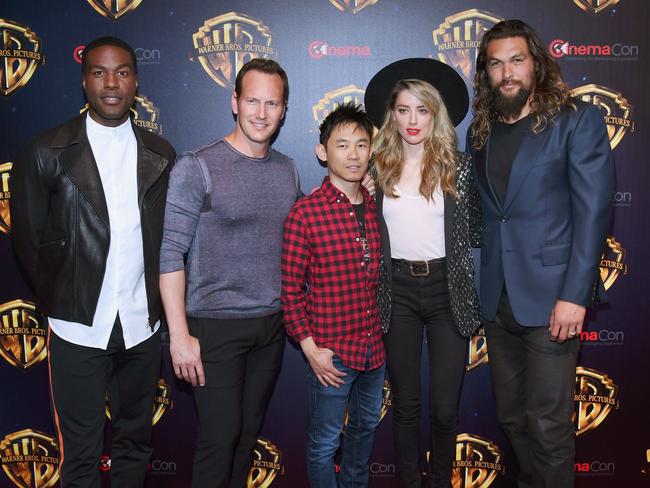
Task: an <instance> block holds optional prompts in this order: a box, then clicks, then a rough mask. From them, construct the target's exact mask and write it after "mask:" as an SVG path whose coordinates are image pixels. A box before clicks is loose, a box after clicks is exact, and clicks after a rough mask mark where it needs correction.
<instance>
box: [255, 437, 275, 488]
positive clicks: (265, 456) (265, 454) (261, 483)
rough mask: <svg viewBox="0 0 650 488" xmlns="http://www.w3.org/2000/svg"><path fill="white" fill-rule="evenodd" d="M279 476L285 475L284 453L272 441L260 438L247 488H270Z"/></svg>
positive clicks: (256, 445) (256, 446)
mask: <svg viewBox="0 0 650 488" xmlns="http://www.w3.org/2000/svg"><path fill="white" fill-rule="evenodd" d="M278 474H284V466H283V465H282V452H280V450H279V449H278V447H277V446H275V445H273V444H272V443H271V441H269V440H267V439H263V438H261V437H260V438H258V439H257V443H256V444H255V447H253V461H252V463H251V469H250V470H249V471H248V479H247V480H246V487H247V488H268V487H269V486H271V484H272V483H273V480H275V478H276V476H277V475H278Z"/></svg>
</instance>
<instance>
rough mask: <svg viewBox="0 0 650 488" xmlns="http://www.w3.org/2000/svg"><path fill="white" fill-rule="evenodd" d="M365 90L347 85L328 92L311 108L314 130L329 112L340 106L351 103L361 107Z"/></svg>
mask: <svg viewBox="0 0 650 488" xmlns="http://www.w3.org/2000/svg"><path fill="white" fill-rule="evenodd" d="M364 93H365V90H362V89H361V88H359V87H357V86H356V85H347V86H343V87H341V88H337V89H336V90H332V91H328V92H327V93H325V95H323V98H321V99H320V100H319V101H318V103H317V104H316V105H314V106H312V108H311V112H312V116H313V118H314V122H316V128H317V129H318V127H319V126H320V124H321V123H322V122H323V120H325V117H327V116H328V115H329V113H330V112H333V111H334V110H336V107H338V106H339V105H341V104H344V103H348V102H352V103H354V104H356V105H363V94H364Z"/></svg>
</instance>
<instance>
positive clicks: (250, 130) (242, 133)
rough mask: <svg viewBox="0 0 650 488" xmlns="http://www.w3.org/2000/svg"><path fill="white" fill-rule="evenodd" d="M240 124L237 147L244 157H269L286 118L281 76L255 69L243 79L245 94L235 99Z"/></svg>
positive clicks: (234, 95)
mask: <svg viewBox="0 0 650 488" xmlns="http://www.w3.org/2000/svg"><path fill="white" fill-rule="evenodd" d="M231 107H232V111H233V113H234V114H235V115H236V116H237V125H236V126H235V131H234V133H233V142H234V145H235V147H237V149H238V150H240V151H241V152H243V153H244V154H250V153H254V154H256V155H259V154H262V155H263V154H265V153H266V152H267V150H268V147H269V145H270V144H271V139H272V138H273V135H274V134H275V132H276V131H277V130H278V127H279V126H280V122H281V121H282V118H283V117H284V111H285V110H284V109H285V104H284V88H283V84H282V79H281V78H280V76H279V75H277V74H268V73H264V72H262V71H257V70H251V71H249V72H247V73H246V74H245V75H244V78H243V79H242V88H241V93H240V95H239V96H237V94H236V93H234V92H233V94H232V99H231Z"/></svg>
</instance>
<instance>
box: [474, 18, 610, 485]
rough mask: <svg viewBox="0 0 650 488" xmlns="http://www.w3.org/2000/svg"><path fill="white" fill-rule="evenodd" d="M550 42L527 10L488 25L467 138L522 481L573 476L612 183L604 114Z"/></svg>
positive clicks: (493, 353)
mask: <svg viewBox="0 0 650 488" xmlns="http://www.w3.org/2000/svg"><path fill="white" fill-rule="evenodd" d="M544 46H545V44H544V43H543V42H542V41H541V40H540V38H539V36H538V35H537V34H536V33H535V31H534V30H533V29H532V28H531V27H529V26H528V25H526V24H525V23H524V22H522V21H519V20H506V21H503V22H500V23H498V24H496V25H495V26H494V27H493V28H492V29H490V30H489V31H488V32H486V33H485V35H484V37H483V39H482V41H481V45H480V48H479V54H478V58H477V63H476V76H475V80H474V90H475V98H474V102H473V109H474V119H473V121H472V124H471V126H470V130H469V133H468V147H467V149H468V150H469V151H470V152H471V153H472V155H473V157H474V165H475V166H474V167H475V174H476V179H477V186H478V189H479V192H480V195H481V204H482V209H483V231H482V248H481V268H480V269H481V272H480V298H481V307H482V310H483V315H484V318H485V320H486V325H485V334H486V337H487V342H488V348H489V354H490V369H491V376H492V385H493V388H494V392H495V396H496V400H497V414H498V417H499V421H500V423H501V426H502V427H503V429H504V430H505V432H506V434H507V436H508V439H509V440H510V442H511V444H512V447H513V449H514V451H515V455H516V457H517V461H518V462H519V466H520V473H519V476H518V479H517V486H518V487H519V488H532V487H553V488H565V487H572V486H573V485H574V483H573V462H574V461H573V460H574V437H575V434H574V428H573V423H572V420H571V416H572V412H573V389H574V383H575V368H576V361H577V354H578V347H579V341H578V339H577V338H578V337H579V335H580V332H581V330H582V325H583V321H584V317H585V310H586V307H588V306H589V305H590V304H591V302H592V301H593V299H594V293H595V290H596V285H597V284H598V281H597V280H598V279H599V270H598V265H599V260H600V256H601V254H602V251H603V246H604V243H605V239H606V235H607V231H608V228H609V225H610V220H611V204H610V200H611V195H612V191H613V182H614V166H613V161H612V156H611V150H610V147H609V141H608V137H607V132H606V126H605V122H604V119H603V116H602V114H601V113H600V112H599V111H598V110H597V109H596V108H595V107H594V106H593V105H590V104H587V103H584V102H582V101H579V100H576V99H573V98H571V94H570V92H569V89H568V88H567V87H566V85H565V84H564V83H563V82H562V79H561V76H560V70H559V67H558V66H557V64H556V63H555V61H554V60H553V59H552V58H551V56H550V55H549V53H548V52H547V51H546V49H545V48H544Z"/></svg>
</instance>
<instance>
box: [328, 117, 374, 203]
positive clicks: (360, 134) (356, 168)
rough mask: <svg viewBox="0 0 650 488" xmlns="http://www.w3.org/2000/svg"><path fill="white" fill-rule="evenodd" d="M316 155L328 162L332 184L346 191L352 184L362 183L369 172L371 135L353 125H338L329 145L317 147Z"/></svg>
mask: <svg viewBox="0 0 650 488" xmlns="http://www.w3.org/2000/svg"><path fill="white" fill-rule="evenodd" d="M316 154H317V155H318V158H319V159H320V160H321V161H327V169H328V171H329V175H330V181H331V182H332V184H333V185H334V186H336V187H337V188H339V189H341V190H344V191H345V190H346V189H347V188H348V187H349V185H350V183H353V184H354V183H358V182H360V181H361V180H362V179H363V175H365V174H366V171H367V170H368V161H369V160H370V156H371V155H372V151H371V150H370V135H369V134H368V133H367V132H366V131H365V130H363V129H362V128H361V127H359V126H357V125H356V124H353V123H346V124H340V125H337V126H336V127H334V129H333V130H332V133H331V134H330V136H329V139H328V140H327V145H326V146H324V145H323V144H319V145H318V146H316Z"/></svg>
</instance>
